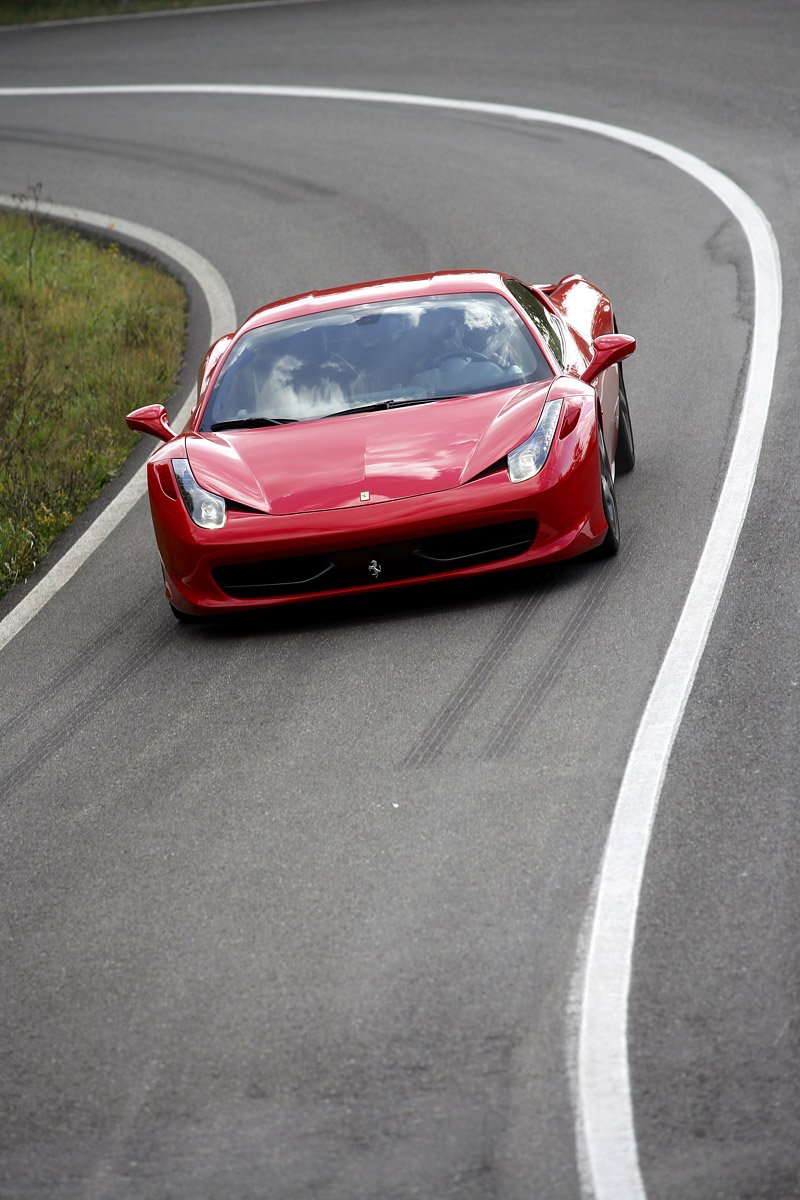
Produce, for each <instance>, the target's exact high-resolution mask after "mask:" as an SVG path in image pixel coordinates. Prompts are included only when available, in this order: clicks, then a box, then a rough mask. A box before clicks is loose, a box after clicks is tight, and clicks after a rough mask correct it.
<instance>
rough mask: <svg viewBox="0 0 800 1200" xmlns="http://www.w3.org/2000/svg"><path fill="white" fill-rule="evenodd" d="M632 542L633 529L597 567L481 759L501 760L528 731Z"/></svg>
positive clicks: (617, 572)
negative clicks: (622, 545) (614, 553)
mask: <svg viewBox="0 0 800 1200" xmlns="http://www.w3.org/2000/svg"><path fill="white" fill-rule="evenodd" d="M635 542H636V532H635V530H634V531H632V532H631V533H629V534H628V536H627V538H626V540H625V548H624V549H623V551H622V553H621V554H619V555H617V557H616V558H613V559H610V560H609V561H608V562H607V563H605V565H604V566H603V567H601V568H600V571H599V573H598V575H596V576H593V578H592V582H593V584H594V586H592V587H590V589H589V591H588V593H587V594H586V595H585V596H584V598H583V600H582V601H581V603H580V604H579V605H578V607H577V608H576V609H575V611H574V612H573V614H572V616H571V617H570V618H569V620H568V621H567V623H566V625H565V626H564V628H563V629H562V631H561V634H560V635H559V637H558V639H557V640H556V642H555V644H554V645H553V647H552V649H551V650H550V653H549V654H548V655H547V657H546V658H545V659H544V661H543V662H542V663H541V665H540V666H539V669H538V670H537V671H535V672H534V673H533V674H532V675H531V676H530V677H529V678H528V680H527V682H526V684H525V686H524V688H523V689H522V691H521V692H520V693H519V694H518V695H517V698H516V699H515V701H514V703H513V704H512V705H511V706H510V708H509V709H508V710H507V711H506V714H505V716H504V717H503V718H502V719H501V721H500V722H499V724H498V725H497V727H496V729H495V731H494V733H493V735H492V736H491V737H490V738H489V740H488V742H487V743H486V745H485V747H484V758H488V759H498V758H503V757H504V756H505V755H506V754H508V753H510V752H511V751H512V750H513V749H514V747H515V746H516V744H517V743H518V742H519V740H520V738H521V737H522V736H523V734H524V733H525V732H526V730H527V729H528V728H529V726H530V724H531V722H532V720H533V718H534V717H535V715H536V713H537V712H538V711H539V709H540V708H541V706H542V704H543V703H544V701H545V699H546V698H547V696H548V694H549V692H550V691H551V689H552V688H553V686H554V684H555V683H556V682H557V680H558V678H559V674H560V670H561V668H562V667H563V665H564V663H565V662H566V661H567V659H568V658H569V656H570V654H571V653H572V650H573V647H574V645H575V639H576V637H577V635H578V633H579V632H580V629H581V627H582V626H583V625H584V624H585V622H586V621H587V619H588V617H589V615H590V613H591V611H592V609H593V608H595V606H596V605H597V603H598V602H599V600H600V599H601V597H602V596H604V595H605V593H606V592H607V591H608V589H609V588H610V587H611V585H612V583H615V582H618V578H619V569H620V567H621V566H622V564H623V563H624V562H626V561H627V559H628V558H629V556H630V554H631V551H632V549H633V546H634V545H635Z"/></svg>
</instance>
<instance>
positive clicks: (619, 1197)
mask: <svg viewBox="0 0 800 1200" xmlns="http://www.w3.org/2000/svg"><path fill="white" fill-rule="evenodd" d="M132 94H142V95H167V94H173V95H237V96H272V97H281V96H282V97H287V98H295V99H308V100H323V101H326V102H330V101H335V100H341V101H353V102H356V103H371V104H393V105H407V106H409V107H414V108H429V109H442V110H445V111H451V112H453V111H455V112H472V113H480V114H482V115H490V116H498V117H501V118H505V119H509V118H511V119H515V120H520V121H529V122H535V123H538V124H544V125H556V126H562V127H564V128H567V129H574V130H580V131H582V132H585V133H592V134H597V135H598V136H600V137H604V138H609V139H611V140H613V141H615V142H621V143H623V144H625V145H628V146H631V147H633V148H634V149H637V150H643V151H645V152H647V153H649V154H653V155H655V156H656V157H657V158H660V159H663V160H664V161H665V162H668V163H670V164H671V165H672V166H674V167H676V168H677V169H678V170H680V171H683V172H684V173H685V174H687V175H689V176H691V178H692V179H695V180H697V181H698V182H699V183H701V184H702V185H703V186H704V187H705V188H707V189H708V190H709V191H710V192H711V193H712V194H713V195H714V196H716V197H717V199H719V200H720V201H721V203H722V204H723V205H724V206H725V207H726V208H727V209H728V210H729V212H731V213H732V215H733V216H734V218H735V219H736V221H737V222H738V224H739V226H740V227H741V229H742V231H743V233H744V235H745V238H746V239H747V243H748V246H749V248H750V254H751V258H752V263H753V275H754V286H755V298H754V312H753V333H752V342H751V347H750V363H749V368H748V374H747V382H746V385H745V393H744V399H743V403H742V410H741V414H740V417H739V425H738V429H737V433H736V439H735V442H734V446H733V451H732V453H731V459H730V462H729V464H728V469H727V472H726V474H725V479H724V481H723V485H722V489H721V492H720V496H719V500H718V502H717V507H716V510H715V513H714V517H713V520H712V523H711V528H710V530H709V533H708V537H707V538H706V542H705V546H704V548H703V552H702V555H701V557H700V561H699V564H698V567H697V571H696V572H695V576H694V579H693V581H692V585H691V587H690V589H689V593H688V595H687V598H686V602H685V604H684V607H683V611H682V613H681V616H680V619H679V621H678V624H677V626H676V629H675V632H674V634H673V637H672V640H671V642H670V645H669V648H668V650H667V653H666V656H665V658H664V661H663V663H662V665H661V669H660V671H659V673H658V677H657V679H656V682H655V684H654V686H653V690H652V692H651V693H650V697H649V699H648V702H647V705H646V707H645V711H644V714H643V716H642V719H641V722H640V724H639V728H638V730H637V733H636V738H635V740H634V744H633V748H632V750H631V753H630V757H629V758H628V763H627V766H626V769H625V774H624V777H623V780H622V786H621V788H620V792H619V796H618V799H617V804H616V808H615V811H614V816H613V818H612V822H611V827H610V829H609V833H608V839H607V842H606V847H605V851H604V856H603V863H602V866H601V868H600V873H599V876H598V881H597V892H596V896H597V898H596V902H595V905H594V913H593V916H592V919H591V935H590V937H589V944H588V949H587V951H586V956H585V962H581V963H580V964H579V969H580V970H581V971H582V973H583V988H582V1005H581V1012H580V1022H579V1025H580V1028H579V1034H578V1046H577V1052H576V1054H577V1063H578V1080H577V1092H578V1105H577V1107H578V1111H577V1113H576V1144H577V1146H578V1156H579V1161H580V1160H582V1159H583V1160H584V1161H585V1163H586V1167H585V1172H584V1174H585V1175H588V1178H584V1180H583V1183H584V1186H585V1188H586V1189H587V1191H589V1192H590V1194H592V1195H594V1196H595V1197H596V1200H645V1195H646V1193H645V1188H644V1183H643V1181H642V1177H641V1172H640V1170H639V1159H638V1151H637V1147H636V1135H635V1130H634V1121H633V1107H632V1102H631V1092H630V1073H629V1066H628V1047H627V1027H628V998H629V994H630V983H631V966H632V957H633V945H634V937H635V932H636V916H637V911H638V906H639V898H640V893H641V885H642V879H643V876H644V866H645V860H646V857H647V850H648V846H649V843H650V834H651V830H652V826H653V821H654V819H655V813H656V807H657V805H658V798H659V795H660V793H661V787H662V783H663V780H664V775H665V773H666V769H667V763H668V761H669V756H670V752H671V750H672V745H673V743H674V740H675V736H676V734H677V731H678V728H679V726H680V723H681V718H682V716H683V712H684V709H685V707H686V702H687V700H688V697H689V693H690V691H691V689H692V684H693V682H694V678H695V675H696V672H697V668H698V665H699V662H700V658H701V656H702V653H703V649H704V647H705V644H706V640H707V638H708V634H709V630H710V628H711V624H712V622H713V619H714V614H715V613H716V610H717V606H718V604H719V600H720V596H721V595H722V590H723V588H724V586H725V580H726V579H727V576H728V572H729V570H730V565H731V561H732V558H733V554H734V551H735V549H736V544H737V542H738V539H739V533H740V531H741V527H742V524H743V522H744V518H745V515H746V513H747V508H748V505H749V502H750V495H751V493H752V489H753V484H754V482H755V476H756V470H757V467H758V459H759V455H760V451H761V442H762V439H763V435H764V428H765V425H766V421H767V415H768V412H769V405H770V399H771V393H772V383H773V378H774V373H775V364H776V361H777V354H778V337H779V332H780V323H781V303H782V293H781V265H780V254H779V251H778V246H777V242H776V240H775V237H774V234H773V232H772V228H771V226H770V224H769V222H768V221H767V219H766V217H765V216H764V214H763V213H762V211H761V209H760V208H759V207H758V205H757V204H756V203H755V202H754V201H753V200H752V199H751V197H750V196H748V195H747V193H746V192H744V191H743V190H742V189H741V188H740V187H739V186H738V184H736V183H734V182H733V180H732V179H729V178H728V177H727V176H726V175H723V174H722V173H721V172H720V171H717V170H716V169H715V168H714V167H712V166H710V165H709V164H708V163H706V162H704V161H703V160H702V159H700V158H697V157H696V156H695V155H693V154H689V153H687V152H686V151H684V150H681V149H680V148H679V147H677V146H672V145H670V143H668V142H664V141H661V140H660V139H658V138H654V137H650V136H648V135H646V134H641V133H637V132H636V131H635V130H631V129H623V128H620V127H618V126H615V125H608V124H606V123H604V122H602V121H592V120H588V119H586V118H583V117H573V116H568V115H566V114H564V113H551V112H546V111H544V110H542V109H536V108H526V107H522V106H519V105H509V104H495V103H489V102H483V101H477V100H452V99H446V98H444V97H439V96H416V95H407V94H404V93H398V92H374V91H358V90H355V89H350V88H322V87H291V86H283V87H282V86H277V85H276V86H272V85H257V84H254V85H235V84H174V85H163V86H161V85H132V86H125V85H119V86H113V85H112V86H103V87H85V88H69V87H64V88H1V89H0V96H9V97H11V96H55V95H58V96H70V95H76V96H78V95H84V96H85V95H132Z"/></svg>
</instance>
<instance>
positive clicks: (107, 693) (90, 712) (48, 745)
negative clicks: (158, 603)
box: [0, 625, 178, 800]
mask: <svg viewBox="0 0 800 1200" xmlns="http://www.w3.org/2000/svg"><path fill="white" fill-rule="evenodd" d="M177 632H178V631H177V629H176V628H173V627H172V625H165V626H164V628H163V629H162V630H161V631H160V632H159V633H156V634H154V636H153V637H152V638H151V640H150V641H149V643H148V646H147V648H146V649H145V650H142V651H138V650H137V652H136V654H135V655H134V656H132V657H131V658H129V659H128V662H127V664H125V665H124V666H123V667H122V668H121V669H120V670H119V671H118V672H116V673H115V674H114V676H113V677H112V678H111V679H109V680H106V681H104V682H102V683H101V684H100V685H99V687H96V688H93V689H92V690H91V691H90V692H89V693H88V694H87V695H86V696H85V697H84V698H83V699H82V700H80V701H78V703H77V704H76V705H75V706H74V707H72V708H71V709H70V711H69V712H68V713H67V714H66V715H65V716H64V717H62V719H61V720H60V721H58V722H57V724H56V725H55V727H54V728H53V729H51V731H50V733H48V734H47V735H46V736H45V737H43V738H41V739H40V740H39V741H37V742H36V743H35V745H33V746H31V747H30V749H29V750H28V752H27V753H26V754H24V755H23V756H22V758H21V759H20V760H19V761H18V762H17V763H16V764H15V765H14V766H13V767H12V768H11V770H10V771H7V772H6V773H5V774H4V775H2V776H0V800H3V799H7V798H10V796H11V792H12V789H13V788H15V787H19V785H20V784H21V783H23V782H24V781H25V780H26V779H27V778H28V777H29V776H30V775H32V774H34V772H35V771H37V770H38V768H39V767H41V766H42V765H43V764H44V763H45V762H46V760H47V759H48V758H51V757H52V756H53V755H54V754H55V753H56V752H57V751H58V750H60V749H61V747H62V746H63V745H64V743H65V742H67V741H68V740H69V739H70V738H71V737H72V736H73V734H75V733H77V732H78V731H79V730H81V729H84V728H85V727H86V725H87V724H88V722H89V720H90V719H91V718H92V717H93V716H94V715H95V714H96V713H97V712H98V711H99V710H100V709H101V708H103V706H104V705H105V704H107V703H108V701H109V700H111V699H112V698H113V697H114V696H116V695H117V693H119V692H121V691H122V689H123V688H124V687H125V686H126V684H127V683H128V682H129V681H130V680H131V679H133V677H134V676H135V675H138V674H139V672H140V671H141V670H142V669H143V668H144V667H146V666H147V665H148V664H149V663H150V662H151V661H152V660H153V659H154V658H155V657H156V656H157V655H158V654H159V653H160V652H161V650H162V649H163V647H164V646H165V645H167V643H169V642H170V641H172V640H173V639H174V638H175V637H176V635H177Z"/></svg>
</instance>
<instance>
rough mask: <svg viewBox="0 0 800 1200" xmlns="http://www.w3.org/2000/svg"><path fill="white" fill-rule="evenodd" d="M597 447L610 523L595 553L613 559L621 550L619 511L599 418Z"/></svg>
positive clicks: (606, 516)
mask: <svg viewBox="0 0 800 1200" xmlns="http://www.w3.org/2000/svg"><path fill="white" fill-rule="evenodd" d="M597 445H598V447H599V450H600V495H601V497H602V500H603V514H604V516H605V518H606V521H607V523H608V531H607V533H606V536H605V537H604V538H603V541H602V542H601V543H600V545H599V546H598V547H597V549H596V550H595V552H594V553H595V555H596V557H597V558H613V557H614V555H615V554H616V553H617V552H618V550H619V509H618V508H617V496H616V493H615V491H614V477H613V475H612V474H611V463H610V462H609V461H608V452H607V451H606V439H605V438H604V437H603V426H602V423H601V421H600V418H599V416H598V420H597Z"/></svg>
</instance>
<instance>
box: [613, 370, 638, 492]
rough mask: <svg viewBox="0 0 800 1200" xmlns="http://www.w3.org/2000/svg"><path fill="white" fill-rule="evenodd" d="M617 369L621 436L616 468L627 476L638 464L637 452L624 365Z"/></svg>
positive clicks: (620, 473) (619, 437) (615, 457)
mask: <svg viewBox="0 0 800 1200" xmlns="http://www.w3.org/2000/svg"><path fill="white" fill-rule="evenodd" d="M617 369H618V371H619V435H618V437H617V453H616V455H615V456H614V467H615V469H616V471H617V474H618V475H627V474H628V472H629V471H632V470H633V468H634V465H635V463H636V451H635V449H634V446H633V426H632V425H631V410H630V409H629V408H628V393H627V392H626V390H625V380H624V379H623V377H622V363H620V364H619V367H618V368H617Z"/></svg>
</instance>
